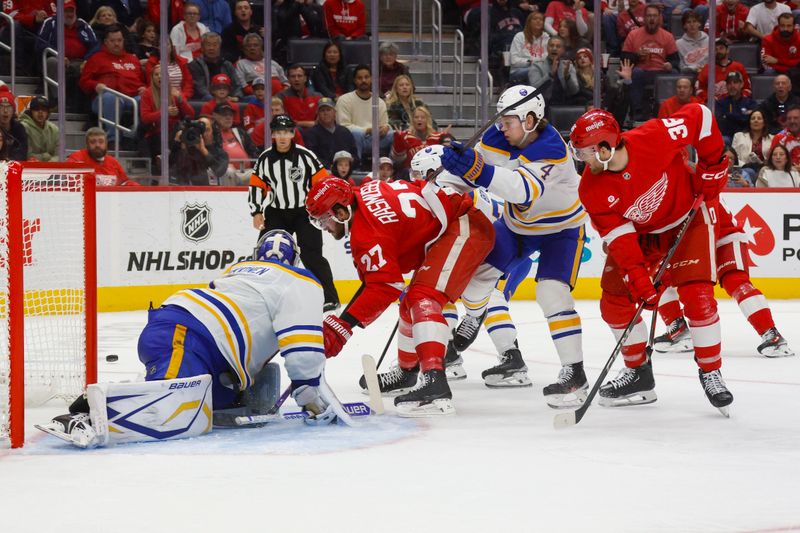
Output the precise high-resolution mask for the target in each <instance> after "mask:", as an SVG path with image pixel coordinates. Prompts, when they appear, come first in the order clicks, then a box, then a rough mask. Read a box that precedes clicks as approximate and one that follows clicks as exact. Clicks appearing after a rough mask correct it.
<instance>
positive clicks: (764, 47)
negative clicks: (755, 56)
mask: <svg viewBox="0 0 800 533" xmlns="http://www.w3.org/2000/svg"><path fill="white" fill-rule="evenodd" d="M761 61H762V62H763V63H764V66H765V72H766V74H776V73H778V74H789V71H790V70H793V69H794V68H795V67H796V66H797V64H798V63H800V33H798V32H797V30H795V29H794V16H793V15H792V14H791V13H783V14H781V15H780V16H779V17H778V27H777V28H775V29H774V30H772V33H770V34H769V35H767V36H765V37H764V40H763V41H761ZM790 77H794V78H795V79H794V80H793V81H796V79H797V74H795V73H792V76H790Z"/></svg>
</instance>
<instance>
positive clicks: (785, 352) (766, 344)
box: [758, 328, 794, 358]
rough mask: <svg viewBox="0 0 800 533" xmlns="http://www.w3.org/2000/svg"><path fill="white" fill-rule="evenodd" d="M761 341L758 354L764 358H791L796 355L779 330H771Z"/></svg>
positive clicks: (766, 332) (762, 336)
mask: <svg viewBox="0 0 800 533" xmlns="http://www.w3.org/2000/svg"><path fill="white" fill-rule="evenodd" d="M761 340H762V342H761V344H759V345H758V353H760V354H761V355H763V356H764V357H770V358H775V357H791V356H793V355H794V352H793V351H792V349H791V348H789V345H788V344H787V343H786V339H784V338H783V335H781V334H780V333H779V332H778V330H777V328H769V329H768V330H767V331H765V332H764V334H763V335H761Z"/></svg>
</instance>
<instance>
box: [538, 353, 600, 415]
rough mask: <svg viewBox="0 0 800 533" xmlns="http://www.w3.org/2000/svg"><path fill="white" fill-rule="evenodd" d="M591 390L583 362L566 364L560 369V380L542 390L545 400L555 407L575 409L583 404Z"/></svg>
mask: <svg viewBox="0 0 800 533" xmlns="http://www.w3.org/2000/svg"><path fill="white" fill-rule="evenodd" d="M588 390H589V382H588V381H586V373H585V372H584V371H583V362H580V363H573V364H571V365H564V366H562V367H561V370H559V371H558V380H556V382H555V383H551V384H550V385H548V386H547V387H545V388H544V389H543V390H542V393H543V394H544V401H545V402H547V405H549V406H550V407H552V408H553V409H564V408H569V409H574V408H576V407H580V406H581V405H583V402H584V401H585V400H586V394H587V391H588Z"/></svg>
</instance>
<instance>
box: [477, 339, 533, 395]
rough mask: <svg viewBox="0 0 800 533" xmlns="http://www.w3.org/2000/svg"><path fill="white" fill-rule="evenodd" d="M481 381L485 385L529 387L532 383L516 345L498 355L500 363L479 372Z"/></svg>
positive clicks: (494, 386) (493, 386)
mask: <svg viewBox="0 0 800 533" xmlns="http://www.w3.org/2000/svg"><path fill="white" fill-rule="evenodd" d="M481 377H482V378H483V382H484V383H485V384H486V386H487V387H491V388H505V387H530V386H532V385H533V383H531V380H530V379H529V378H528V367H527V366H525V361H523V360H522V354H521V353H520V351H519V348H517V347H516V346H515V347H514V348H511V349H509V350H506V351H505V353H503V355H501V356H500V364H499V365H497V366H493V367H492V368H487V369H486V370H484V371H483V372H481Z"/></svg>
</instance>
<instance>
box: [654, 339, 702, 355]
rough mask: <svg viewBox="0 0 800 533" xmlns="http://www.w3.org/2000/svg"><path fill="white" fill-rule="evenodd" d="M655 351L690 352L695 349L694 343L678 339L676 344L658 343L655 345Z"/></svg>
mask: <svg viewBox="0 0 800 533" xmlns="http://www.w3.org/2000/svg"><path fill="white" fill-rule="evenodd" d="M653 351H655V352H658V353H689V352H693V351H694V345H693V344H692V343H691V342H685V341H678V342H676V343H675V344H672V343H656V344H654V345H653Z"/></svg>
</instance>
